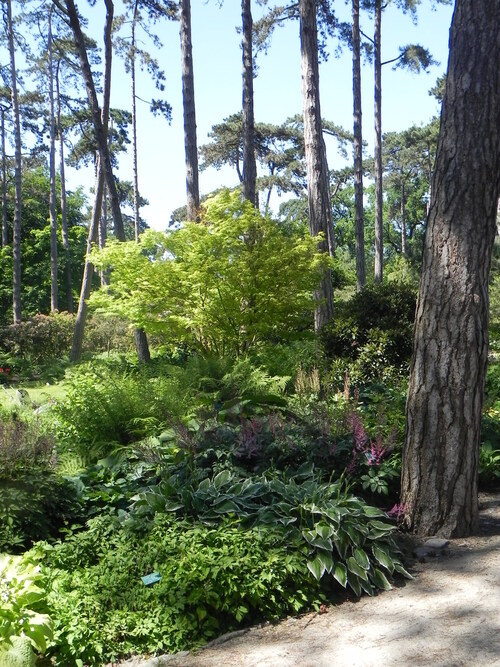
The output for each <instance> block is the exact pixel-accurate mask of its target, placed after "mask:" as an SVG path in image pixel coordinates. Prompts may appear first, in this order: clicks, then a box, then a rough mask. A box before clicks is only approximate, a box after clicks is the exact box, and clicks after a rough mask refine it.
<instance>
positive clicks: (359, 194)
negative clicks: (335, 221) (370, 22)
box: [352, 0, 366, 292]
mask: <svg viewBox="0 0 500 667" xmlns="http://www.w3.org/2000/svg"><path fill="white" fill-rule="evenodd" d="M352 88H353V116H354V128H353V135H354V142H353V152H354V229H355V236H356V288H357V290H358V292H360V291H361V290H362V289H363V287H364V286H365V284H366V262H365V227H364V211H363V132H362V124H361V119H362V115H361V33H360V28H359V0H352Z"/></svg>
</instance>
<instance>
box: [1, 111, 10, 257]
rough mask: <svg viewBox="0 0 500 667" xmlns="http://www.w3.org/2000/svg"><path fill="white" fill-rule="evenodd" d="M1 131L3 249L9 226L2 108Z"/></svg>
mask: <svg viewBox="0 0 500 667" xmlns="http://www.w3.org/2000/svg"><path fill="white" fill-rule="evenodd" d="M0 123H1V128H0V131H1V133H2V139H1V141H2V248H5V246H6V245H8V243H9V227H8V224H7V156H6V154H5V109H4V108H3V107H1V108H0Z"/></svg>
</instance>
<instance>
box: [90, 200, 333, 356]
mask: <svg viewBox="0 0 500 667" xmlns="http://www.w3.org/2000/svg"><path fill="white" fill-rule="evenodd" d="M316 242H317V240H314V239H312V238H311V237H310V236H309V235H308V234H307V233H306V232H303V233H297V234H295V235H290V234H287V233H285V232H284V231H283V230H282V229H281V228H280V226H279V224H278V223H276V222H274V221H272V220H271V219H269V218H265V217H262V216H261V215H260V213H259V212H258V211H257V210H256V209H255V208H253V207H252V206H251V205H250V204H249V202H246V201H242V199H241V195H240V193H238V192H232V193H231V192H229V191H225V192H223V193H222V194H219V195H217V196H216V197H214V198H212V199H210V200H209V201H208V202H207V204H206V208H205V211H204V214H203V217H202V220H201V222H200V223H186V224H185V225H184V227H183V228H182V229H179V230H176V231H173V232H170V233H166V234H161V233H155V232H147V233H145V234H144V235H143V236H142V240H141V243H140V244H134V243H130V244H114V245H113V244H110V245H109V247H107V248H105V249H104V250H103V251H100V252H99V253H96V254H95V255H93V261H95V262H96V263H97V265H98V266H100V267H111V268H112V269H113V271H112V273H111V285H110V287H109V289H108V290H107V291H102V290H101V291H100V292H99V293H98V294H97V295H95V296H94V298H93V303H94V305H98V306H100V307H102V308H105V309H106V310H107V311H108V312H112V313H115V314H120V315H123V316H126V317H128V318H129V319H130V321H131V322H133V324H134V325H137V326H141V327H144V328H145V329H146V330H147V331H150V332H156V331H161V332H163V334H164V335H165V336H166V337H167V338H168V339H169V340H170V341H171V342H172V341H183V342H185V343H187V344H189V345H192V346H195V347H197V348H198V349H201V350H203V351H213V352H216V353H218V354H224V353H225V352H231V353H236V354H242V353H244V352H246V351H247V350H248V349H250V348H251V347H252V346H254V345H256V344H258V343H261V342H263V341H265V340H269V339H272V340H277V341H279V340H286V339H287V338H289V337H290V336H292V334H293V331H294V329H296V328H297V327H302V326H304V324H309V320H308V318H309V319H310V317H311V313H312V311H313V307H314V306H313V300H312V291H313V289H314V288H315V287H316V286H317V284H318V281H319V277H320V274H321V271H322V270H323V269H324V268H325V267H326V265H327V264H329V262H330V260H329V259H328V258H327V257H326V256H325V255H324V254H321V253H319V252H318V251H317V246H316Z"/></svg>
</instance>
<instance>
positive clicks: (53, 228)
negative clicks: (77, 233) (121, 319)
mask: <svg viewBox="0 0 500 667" xmlns="http://www.w3.org/2000/svg"><path fill="white" fill-rule="evenodd" d="M48 33H49V34H48V36H47V47H48V48H47V53H48V68H49V115H50V119H49V123H50V125H49V136H50V140H49V179H50V192H49V219H50V311H51V312H52V313H54V312H56V311H57V310H59V284H58V281H57V212H56V109H55V101H54V97H55V91H54V57H53V44H52V7H51V8H50V9H49V22H48Z"/></svg>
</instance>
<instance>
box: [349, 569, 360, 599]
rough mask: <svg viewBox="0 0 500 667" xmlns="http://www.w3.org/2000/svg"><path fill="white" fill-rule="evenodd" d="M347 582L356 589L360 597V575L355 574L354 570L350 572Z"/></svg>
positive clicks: (355, 591) (357, 595)
mask: <svg viewBox="0 0 500 667" xmlns="http://www.w3.org/2000/svg"><path fill="white" fill-rule="evenodd" d="M347 583H348V584H349V586H350V587H351V588H352V590H353V591H354V593H355V595H356V597H358V598H359V597H360V596H361V585H360V583H359V579H358V577H357V576H356V575H355V574H353V573H352V572H350V573H349V576H348V578H347Z"/></svg>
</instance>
